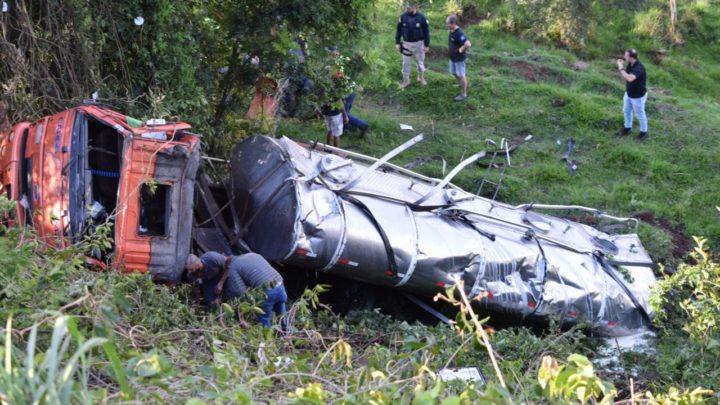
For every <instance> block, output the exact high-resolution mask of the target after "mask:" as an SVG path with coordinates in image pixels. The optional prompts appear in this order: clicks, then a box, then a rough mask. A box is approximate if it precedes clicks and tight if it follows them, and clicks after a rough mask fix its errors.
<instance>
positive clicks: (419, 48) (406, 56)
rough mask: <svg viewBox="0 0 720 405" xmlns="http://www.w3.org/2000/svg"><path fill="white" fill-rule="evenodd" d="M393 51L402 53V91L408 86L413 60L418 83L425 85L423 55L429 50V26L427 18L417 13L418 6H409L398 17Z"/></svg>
mask: <svg viewBox="0 0 720 405" xmlns="http://www.w3.org/2000/svg"><path fill="white" fill-rule="evenodd" d="M395 49H397V50H398V51H401V52H402V53H403V68H402V74H403V81H402V85H401V87H402V88H403V89H404V88H406V87H407V86H409V85H410V72H411V71H412V61H413V59H415V63H416V64H417V70H418V77H417V79H418V81H419V82H420V83H421V84H422V85H423V86H425V85H427V82H426V81H425V53H426V52H427V51H428V50H430V25H429V24H428V20H427V18H425V16H424V15H422V14H421V13H419V12H418V6H417V5H415V4H411V5H409V6H408V8H407V10H405V13H403V15H401V16H400V19H399V20H398V23H397V29H396V30H395Z"/></svg>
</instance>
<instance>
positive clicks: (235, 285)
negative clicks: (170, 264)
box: [185, 252, 287, 328]
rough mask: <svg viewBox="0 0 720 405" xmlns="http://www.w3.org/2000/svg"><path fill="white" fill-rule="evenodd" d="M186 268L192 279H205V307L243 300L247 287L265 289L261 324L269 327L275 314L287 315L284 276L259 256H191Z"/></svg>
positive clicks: (203, 281) (215, 253) (212, 254)
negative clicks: (233, 299)
mask: <svg viewBox="0 0 720 405" xmlns="http://www.w3.org/2000/svg"><path fill="white" fill-rule="evenodd" d="M185 269H187V271H188V273H189V274H190V276H191V277H192V278H196V279H200V280H202V284H203V298H204V301H205V304H206V305H211V304H214V303H218V302H219V301H220V299H225V300H228V299H232V298H237V297H240V296H242V295H243V294H245V291H247V288H263V289H264V290H265V294H266V295H267V296H266V298H265V301H263V303H262V304H261V305H260V309H262V310H263V313H262V314H258V320H259V321H260V324H261V325H262V326H264V327H266V328H269V327H270V325H271V320H272V315H273V313H274V314H275V315H277V316H278V318H281V317H282V316H283V315H284V314H285V302H286V301H287V292H286V291H285V287H284V286H283V279H282V276H281V275H280V273H278V272H277V271H276V270H275V269H274V268H273V267H272V266H271V265H270V263H268V262H267V260H265V258H264V257H262V256H260V255H259V254H257V253H246V254H244V255H240V256H225V255H223V254H220V253H218V252H207V253H205V254H204V255H202V256H200V257H197V256H195V255H192V254H191V255H189V256H188V257H187V260H186V261H185Z"/></svg>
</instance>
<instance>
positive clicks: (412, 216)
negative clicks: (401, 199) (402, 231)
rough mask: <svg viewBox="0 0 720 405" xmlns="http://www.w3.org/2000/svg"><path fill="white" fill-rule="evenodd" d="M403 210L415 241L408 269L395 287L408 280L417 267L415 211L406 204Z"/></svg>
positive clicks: (417, 251) (417, 235) (418, 244)
mask: <svg viewBox="0 0 720 405" xmlns="http://www.w3.org/2000/svg"><path fill="white" fill-rule="evenodd" d="M405 211H406V212H407V214H408V215H409V216H410V224H412V232H413V236H414V237H415V243H414V246H413V248H414V249H413V252H412V256H411V258H410V264H409V265H408V269H407V271H406V272H405V275H403V278H402V280H400V281H399V282H398V283H397V284H395V287H402V286H403V285H405V283H407V282H408V280H410V277H412V275H413V273H414V272H415V268H416V267H417V262H418V255H419V254H420V233H419V232H418V226H417V221H415V213H414V212H413V211H412V209H411V208H410V207H409V206H407V205H406V206H405Z"/></svg>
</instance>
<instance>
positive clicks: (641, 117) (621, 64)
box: [617, 49, 648, 141]
mask: <svg viewBox="0 0 720 405" xmlns="http://www.w3.org/2000/svg"><path fill="white" fill-rule="evenodd" d="M626 62H627V65H625V63H626ZM617 67H618V70H619V71H620V74H621V75H622V77H623V79H625V96H624V97H623V113H624V114H625V125H624V126H623V128H622V129H621V130H620V132H619V134H620V135H628V134H629V133H630V130H631V129H632V124H633V112H635V115H637V117H638V121H640V133H639V134H638V139H639V140H641V141H642V140H644V139H646V138H647V136H648V120H647V115H645V101H647V75H646V73H645V66H643V64H642V63H640V61H639V60H638V53H637V51H636V50H634V49H628V50H627V51H625V57H624V59H618V60H617Z"/></svg>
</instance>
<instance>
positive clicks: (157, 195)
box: [138, 183, 171, 236]
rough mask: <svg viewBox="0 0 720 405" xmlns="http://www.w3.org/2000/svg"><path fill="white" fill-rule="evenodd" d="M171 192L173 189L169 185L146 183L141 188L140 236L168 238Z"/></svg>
mask: <svg viewBox="0 0 720 405" xmlns="http://www.w3.org/2000/svg"><path fill="white" fill-rule="evenodd" d="M170 192H171V187H170V185H168V184H152V185H151V184H148V183H144V184H143V185H142V186H141V188H140V224H139V226H138V235H141V236H167V234H168V230H167V222H168V216H169V214H170Z"/></svg>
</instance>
